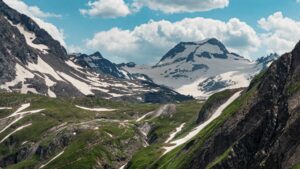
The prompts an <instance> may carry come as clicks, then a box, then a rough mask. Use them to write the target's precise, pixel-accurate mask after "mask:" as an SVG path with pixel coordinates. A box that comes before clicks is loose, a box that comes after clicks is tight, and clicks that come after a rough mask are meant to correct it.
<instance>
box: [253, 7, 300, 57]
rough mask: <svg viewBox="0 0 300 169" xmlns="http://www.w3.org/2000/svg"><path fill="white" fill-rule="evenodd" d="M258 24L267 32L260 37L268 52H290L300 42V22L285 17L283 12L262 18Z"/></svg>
mask: <svg viewBox="0 0 300 169" xmlns="http://www.w3.org/2000/svg"><path fill="white" fill-rule="evenodd" d="M258 24H259V26H260V27H261V28H262V29H263V30H264V31H265V32H264V33H262V34H261V35H260V36H261V41H262V43H263V45H264V48H266V49H267V51H268V52H277V53H279V54H283V53H285V52H289V51H291V50H292V49H293V47H294V46H295V44H296V43H297V42H298V41H299V40H300V22H297V21H295V20H293V19H291V18H288V17H285V16H283V14H282V12H276V13H274V14H272V15H270V16H269V17H267V18H261V19H260V20H259V21H258Z"/></svg>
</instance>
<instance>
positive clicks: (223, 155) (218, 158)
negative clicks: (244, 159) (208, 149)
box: [206, 147, 232, 169]
mask: <svg viewBox="0 0 300 169" xmlns="http://www.w3.org/2000/svg"><path fill="white" fill-rule="evenodd" d="M231 150H232V147H229V148H228V149H227V150H226V151H225V152H224V153H223V154H222V155H220V156H218V157H217V158H216V159H215V160H214V161H213V162H211V163H210V164H208V165H207V167H206V168H207V169H211V168H213V167H214V166H215V165H217V164H219V163H220V162H222V161H223V160H225V159H226V158H227V157H228V155H229V153H230V152H231Z"/></svg>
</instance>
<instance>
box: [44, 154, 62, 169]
mask: <svg viewBox="0 0 300 169" xmlns="http://www.w3.org/2000/svg"><path fill="white" fill-rule="evenodd" d="M63 153H64V151H62V152H60V153H59V154H57V155H56V156H55V157H53V158H52V159H51V160H49V161H48V162H47V163H46V164H43V165H41V167H40V169H41V168H44V167H46V166H47V165H48V164H50V163H51V162H52V161H54V160H55V159H57V158H58V157H60V156H61V155H62V154H63Z"/></svg>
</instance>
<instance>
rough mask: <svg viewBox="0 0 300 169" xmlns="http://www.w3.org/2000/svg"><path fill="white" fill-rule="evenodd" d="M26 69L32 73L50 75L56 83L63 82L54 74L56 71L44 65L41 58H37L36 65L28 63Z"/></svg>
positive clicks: (46, 64)
mask: <svg viewBox="0 0 300 169" xmlns="http://www.w3.org/2000/svg"><path fill="white" fill-rule="evenodd" d="M27 67H28V69H29V70H32V71H36V72H40V73H43V74H48V75H51V76H52V77H53V78H55V79H56V80H58V81H64V80H63V79H62V78H61V77H60V76H59V75H58V74H57V73H56V71H55V70H54V69H53V68H52V67H51V66H50V65H49V64H48V63H46V62H45V61H44V60H43V59H42V58H41V57H38V58H37V64H35V63H31V62H29V63H28V66H27Z"/></svg>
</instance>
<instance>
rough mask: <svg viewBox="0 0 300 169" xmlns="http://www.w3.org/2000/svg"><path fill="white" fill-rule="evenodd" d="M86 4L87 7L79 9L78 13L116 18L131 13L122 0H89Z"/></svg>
mask: <svg viewBox="0 0 300 169" xmlns="http://www.w3.org/2000/svg"><path fill="white" fill-rule="evenodd" d="M88 6H89V9H80V13H81V14H83V15H89V16H97V17H101V18H117V17H124V16H127V15H129V14H131V11H130V9H129V7H128V6H127V4H125V2H124V1H123V0H96V1H94V2H92V1H89V2H88Z"/></svg>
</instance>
